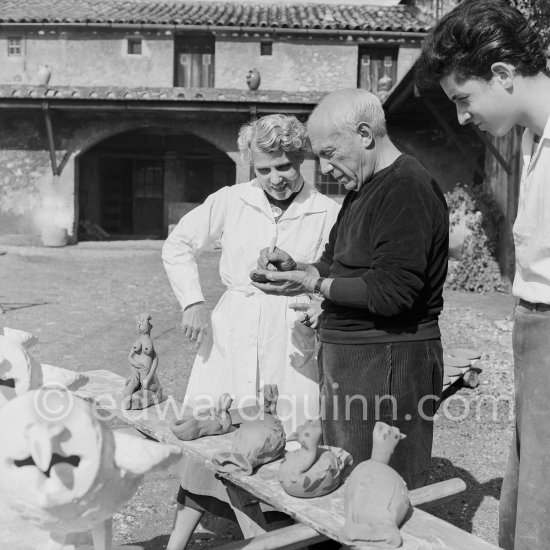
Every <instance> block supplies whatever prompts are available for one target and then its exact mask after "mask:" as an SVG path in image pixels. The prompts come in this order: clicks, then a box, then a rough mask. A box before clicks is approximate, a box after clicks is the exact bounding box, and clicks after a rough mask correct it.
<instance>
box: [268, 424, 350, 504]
mask: <svg viewBox="0 0 550 550" xmlns="http://www.w3.org/2000/svg"><path fill="white" fill-rule="evenodd" d="M321 435H322V430H321V421H320V420H308V421H307V422H306V423H305V424H302V425H301V426H298V429H297V430H296V433H295V434H291V435H290V436H289V437H288V439H287V441H292V440H293V439H295V440H297V441H298V442H299V443H300V445H301V447H300V449H298V450H296V451H292V452H287V454H286V455H285V458H284V460H283V461H282V462H281V465H280V467H279V481H280V482H281V485H282V486H283V489H284V490H285V491H286V492H287V493H288V494H289V495H291V496H294V497H299V498H313V497H320V496H323V495H328V494H329V493H331V492H332V491H334V490H336V489H337V488H338V487H339V486H340V484H341V483H342V481H343V472H344V469H345V468H346V467H347V466H348V465H351V463H352V459H351V455H350V454H349V453H347V452H346V451H344V450H343V449H337V448H333V449H329V448H327V447H324V448H323V447H319V441H320V440H321Z"/></svg>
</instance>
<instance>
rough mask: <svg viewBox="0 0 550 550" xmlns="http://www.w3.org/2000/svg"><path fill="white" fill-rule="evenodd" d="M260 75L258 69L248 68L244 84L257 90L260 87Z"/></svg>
mask: <svg viewBox="0 0 550 550" xmlns="http://www.w3.org/2000/svg"><path fill="white" fill-rule="evenodd" d="M260 82H261V77H260V71H258V69H250V70H249V71H248V74H247V75H246V84H247V85H248V87H249V88H250V89H251V90H257V89H258V88H259V87H260Z"/></svg>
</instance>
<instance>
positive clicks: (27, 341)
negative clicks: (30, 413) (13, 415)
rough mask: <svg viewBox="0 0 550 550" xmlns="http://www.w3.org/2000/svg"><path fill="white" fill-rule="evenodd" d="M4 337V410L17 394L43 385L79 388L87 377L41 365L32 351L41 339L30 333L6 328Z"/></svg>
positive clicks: (0, 391) (0, 357)
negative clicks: (30, 350) (6, 404)
mask: <svg viewBox="0 0 550 550" xmlns="http://www.w3.org/2000/svg"><path fill="white" fill-rule="evenodd" d="M2 332H3V334H0V408H1V407H2V406H3V405H4V404H5V403H7V402H8V401H9V400H11V399H13V398H14V397H16V396H17V395H21V394H22V393H25V392H27V391H29V390H35V389H38V388H40V387H41V386H53V385H54V386H56V387H64V388H67V389H76V388H77V387H78V386H80V385H82V384H83V383H84V382H85V381H86V375H84V374H81V373H77V372H74V371H71V370H68V369H62V368H60V367H55V366H53V365H48V364H46V363H39V362H38V361H36V359H34V357H33V356H32V355H31V353H30V352H29V348H31V347H32V346H34V345H35V344H36V342H37V341H38V339H37V338H36V337H35V336H33V335H32V334H31V333H29V332H25V331H23V330H17V329H13V328H8V327H4V328H3V329H2Z"/></svg>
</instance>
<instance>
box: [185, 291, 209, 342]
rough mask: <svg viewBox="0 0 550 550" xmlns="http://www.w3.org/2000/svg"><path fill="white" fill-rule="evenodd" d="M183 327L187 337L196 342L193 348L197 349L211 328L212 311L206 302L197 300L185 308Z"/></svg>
mask: <svg viewBox="0 0 550 550" xmlns="http://www.w3.org/2000/svg"><path fill="white" fill-rule="evenodd" d="M181 329H182V331H183V334H184V335H185V336H186V337H187V338H189V339H191V340H193V341H194V342H196V344H195V346H194V348H193V349H194V350H195V351H197V350H198V349H199V347H200V345H201V343H202V341H203V340H204V338H205V336H206V335H207V334H208V331H209V330H210V313H209V312H208V309H206V306H205V305H204V302H197V303H195V304H191V305H190V306H187V307H186V308H185V310H184V311H183V318H182V320H181Z"/></svg>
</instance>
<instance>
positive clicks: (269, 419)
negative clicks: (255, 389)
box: [212, 384, 286, 475]
mask: <svg viewBox="0 0 550 550" xmlns="http://www.w3.org/2000/svg"><path fill="white" fill-rule="evenodd" d="M263 393H264V404H263V409H264V410H263V412H260V418H258V419H257V420H252V421H250V422H243V423H241V425H240V427H239V429H238V430H237V431H236V432H235V439H234V440H233V445H232V448H231V452H225V451H224V452H220V453H217V454H215V455H214V457H213V459H212V462H213V463H214V466H215V467H216V469H217V470H218V471H220V472H239V473H241V474H244V475H251V474H252V472H253V471H254V468H256V467H257V466H260V465H262V464H267V463H268V462H273V461H274V460H277V459H278V458H279V457H281V456H282V455H283V453H284V451H285V445H286V436H285V431H284V429H283V425H282V424H281V421H280V420H279V419H278V418H277V417H276V416H274V414H271V413H274V412H275V410H276V408H277V398H278V396H279V390H278V389H277V386H276V385H275V384H269V385H266V386H264V392H263Z"/></svg>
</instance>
